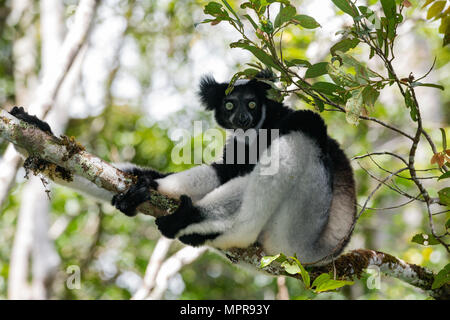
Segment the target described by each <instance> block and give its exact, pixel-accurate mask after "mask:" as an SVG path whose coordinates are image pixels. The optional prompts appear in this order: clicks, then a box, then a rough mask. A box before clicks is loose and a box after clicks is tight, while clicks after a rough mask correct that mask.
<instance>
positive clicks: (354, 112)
mask: <svg viewBox="0 0 450 320" xmlns="http://www.w3.org/2000/svg"><path fill="white" fill-rule="evenodd" d="M362 91H363V89H357V90H353V91H352V96H351V98H350V99H348V100H347V102H346V103H345V111H346V114H345V118H346V119H347V122H348V123H351V124H354V125H358V123H359V115H360V114H361V110H362V108H363V102H364V101H363V95H362Z"/></svg>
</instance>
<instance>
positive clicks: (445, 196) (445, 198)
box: [438, 187, 450, 206]
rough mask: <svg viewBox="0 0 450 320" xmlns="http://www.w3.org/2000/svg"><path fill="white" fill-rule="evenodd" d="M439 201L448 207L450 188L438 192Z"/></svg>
mask: <svg viewBox="0 0 450 320" xmlns="http://www.w3.org/2000/svg"><path fill="white" fill-rule="evenodd" d="M438 195H439V201H440V202H441V203H443V204H445V205H447V206H450V187H447V188H444V189H441V190H439V191H438Z"/></svg>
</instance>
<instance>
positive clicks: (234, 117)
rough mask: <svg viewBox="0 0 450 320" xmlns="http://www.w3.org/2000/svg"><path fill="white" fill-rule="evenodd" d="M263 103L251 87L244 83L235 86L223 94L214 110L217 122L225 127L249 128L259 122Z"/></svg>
mask: <svg viewBox="0 0 450 320" xmlns="http://www.w3.org/2000/svg"><path fill="white" fill-rule="evenodd" d="M262 111H263V105H262V101H261V99H260V98H259V97H258V94H257V93H256V92H254V90H253V88H251V87H248V86H246V85H242V86H235V87H234V89H233V91H232V92H231V93H230V94H229V95H226V96H224V98H223V99H222V103H221V105H220V106H218V107H217V108H216V110H215V115H216V120H217V122H218V123H219V124H220V125H221V126H223V127H224V128H226V129H244V130H247V129H250V128H255V127H257V126H258V124H260V123H261V121H260V120H261V118H262V116H263V112H262Z"/></svg>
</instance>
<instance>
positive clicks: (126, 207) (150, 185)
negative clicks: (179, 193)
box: [111, 175, 158, 217]
mask: <svg viewBox="0 0 450 320" xmlns="http://www.w3.org/2000/svg"><path fill="white" fill-rule="evenodd" d="M157 187H158V183H157V182H156V181H155V180H153V179H152V178H151V177H150V176H148V175H141V176H138V181H137V183H136V184H133V185H132V186H131V187H130V188H129V189H128V190H127V192H125V193H119V194H116V195H115V196H114V197H113V198H112V201H111V203H112V205H113V206H115V207H116V208H117V209H119V210H120V211H122V212H123V213H125V214H126V215H127V216H129V217H132V216H135V215H136V213H137V212H136V208H137V207H138V206H139V205H140V204H141V203H143V202H145V201H148V200H150V189H156V188H157Z"/></svg>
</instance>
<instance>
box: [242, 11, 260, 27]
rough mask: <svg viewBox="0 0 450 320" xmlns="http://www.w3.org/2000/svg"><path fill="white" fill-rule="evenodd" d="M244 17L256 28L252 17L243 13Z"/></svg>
mask: <svg viewBox="0 0 450 320" xmlns="http://www.w3.org/2000/svg"><path fill="white" fill-rule="evenodd" d="M244 17H246V18H247V20H248V21H250V23H251V24H252V26H253V28H254V29H255V30H258V25H257V24H256V22H255V21H254V20H253V19H252V17H250V16H249V15H248V14H244Z"/></svg>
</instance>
